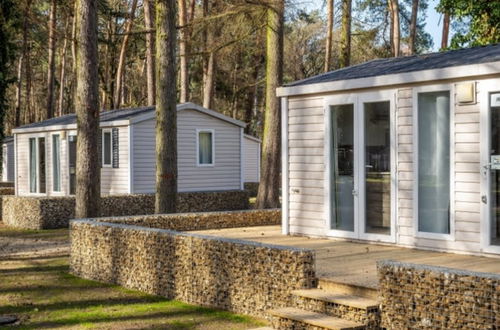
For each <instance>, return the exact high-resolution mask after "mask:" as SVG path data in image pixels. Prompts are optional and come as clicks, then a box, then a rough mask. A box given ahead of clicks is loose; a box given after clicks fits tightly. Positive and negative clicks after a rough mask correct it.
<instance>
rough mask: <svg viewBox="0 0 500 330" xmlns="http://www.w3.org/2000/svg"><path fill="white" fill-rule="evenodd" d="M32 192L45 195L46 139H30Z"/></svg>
mask: <svg viewBox="0 0 500 330" xmlns="http://www.w3.org/2000/svg"><path fill="white" fill-rule="evenodd" d="M29 175H30V192H31V193H40V194H44V193H45V192H46V184H45V179H46V178H45V138H43V137H40V138H30V139H29Z"/></svg>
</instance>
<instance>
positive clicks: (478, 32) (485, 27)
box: [437, 0, 500, 48]
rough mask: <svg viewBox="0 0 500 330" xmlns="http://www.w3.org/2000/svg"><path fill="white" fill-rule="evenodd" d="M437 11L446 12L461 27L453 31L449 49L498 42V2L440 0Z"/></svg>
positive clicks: (499, 31) (499, 10)
mask: <svg viewBox="0 0 500 330" xmlns="http://www.w3.org/2000/svg"><path fill="white" fill-rule="evenodd" d="M437 9H438V11H440V12H442V13H444V12H448V13H449V14H450V16H451V17H452V18H453V19H454V20H456V21H457V22H458V24H459V27H461V28H459V30H458V31H455V34H454V35H453V38H452V40H451V46H450V48H462V47H472V46H481V45H488V44H493V43H498V42H500V1H497V0H475V1H471V0H441V1H440V3H439V6H438V8H437ZM463 25H468V28H463ZM454 27H455V26H454Z"/></svg>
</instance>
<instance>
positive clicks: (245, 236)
mask: <svg viewBox="0 0 500 330" xmlns="http://www.w3.org/2000/svg"><path fill="white" fill-rule="evenodd" d="M194 233H198V234H203V235H210V236H221V237H228V238H236V239H242V240H250V241H258V242H263V243H268V244H277V245H285V246H295V247H302V248H309V249H314V250H315V251H316V273H317V276H318V277H324V278H329V279H331V280H333V281H336V282H340V283H345V284H354V285H358V286H364V287H370V288H377V286H378V279H377V271H376V261H377V260H387V259H389V260H398V261H403V262H410V263H417V264H427V265H434V266H443V267H450V268H457V269H465V270H471V271H478V272H488V273H498V274H500V258H486V257H476V256H468V255H460V254H452V253H439V252H432V251H424V250H416V249H407V248H401V247H394V246H387V245H377V244H364V243H356V242H348V241H344V240H334V239H322V238H308V237H298V236H284V235H282V234H281V229H280V227H279V226H261V227H245V228H231V229H218V230H204V231H195V232H194Z"/></svg>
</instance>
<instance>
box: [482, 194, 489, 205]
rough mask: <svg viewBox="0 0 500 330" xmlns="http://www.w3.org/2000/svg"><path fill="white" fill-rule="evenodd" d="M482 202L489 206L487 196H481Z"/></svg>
mask: <svg viewBox="0 0 500 330" xmlns="http://www.w3.org/2000/svg"><path fill="white" fill-rule="evenodd" d="M481 202H483V204H488V197H487V196H486V195H483V196H481Z"/></svg>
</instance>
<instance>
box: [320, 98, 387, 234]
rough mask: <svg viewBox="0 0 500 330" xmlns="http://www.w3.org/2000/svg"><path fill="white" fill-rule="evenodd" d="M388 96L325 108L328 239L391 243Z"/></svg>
mask: <svg viewBox="0 0 500 330" xmlns="http://www.w3.org/2000/svg"><path fill="white" fill-rule="evenodd" d="M391 95H392V93H386V94H381V93H377V94H360V95H357V96H356V97H350V98H346V99H344V100H345V103H339V104H331V105H330V107H329V113H328V115H327V117H328V118H327V120H328V123H329V125H328V127H329V131H328V136H329V143H328V147H329V155H330V157H329V166H328V173H329V185H328V187H329V189H328V192H327V193H328V194H329V219H330V221H329V230H330V235H331V236H337V237H350V238H361V239H368V240H379V241H394V237H395V235H394V230H393V228H394V221H395V213H394V205H393V202H392V201H393V199H394V184H393V183H394V181H395V180H393V178H395V171H394V165H393V164H394V156H393V153H394V133H393V130H394V125H393V110H392V103H391ZM333 100H334V99H333ZM340 101H341V100H340Z"/></svg>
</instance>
